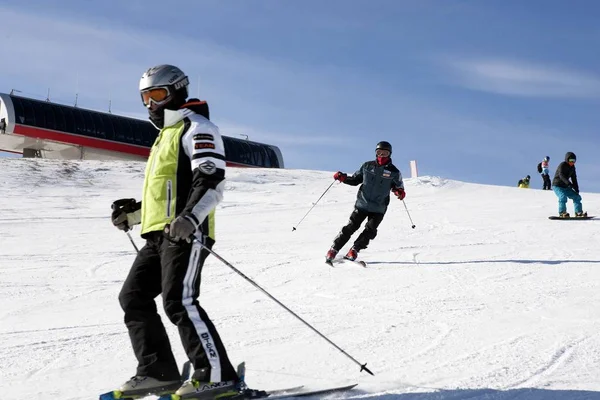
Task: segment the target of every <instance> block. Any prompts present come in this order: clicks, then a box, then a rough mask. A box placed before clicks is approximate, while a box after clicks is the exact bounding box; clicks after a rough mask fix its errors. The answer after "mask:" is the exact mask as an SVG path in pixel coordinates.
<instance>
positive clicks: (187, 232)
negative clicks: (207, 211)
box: [165, 215, 196, 242]
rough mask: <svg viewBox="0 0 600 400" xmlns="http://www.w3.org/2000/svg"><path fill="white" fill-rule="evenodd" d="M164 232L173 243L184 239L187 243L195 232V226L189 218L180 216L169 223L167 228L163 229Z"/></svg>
mask: <svg viewBox="0 0 600 400" xmlns="http://www.w3.org/2000/svg"><path fill="white" fill-rule="evenodd" d="M165 231H166V232H167V233H168V234H169V236H170V237H171V238H172V239H173V241H175V242H178V241H180V240H181V239H185V240H187V241H188V242H189V241H190V238H191V236H192V235H193V234H194V232H196V225H194V223H193V222H192V220H191V219H190V218H188V217H186V216H184V215H180V216H179V217H177V218H175V219H174V220H173V221H171V224H170V225H169V226H167V227H165Z"/></svg>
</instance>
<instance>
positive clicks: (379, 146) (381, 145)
mask: <svg viewBox="0 0 600 400" xmlns="http://www.w3.org/2000/svg"><path fill="white" fill-rule="evenodd" d="M377 150H387V151H389V152H390V156H391V155H392V145H391V144H390V142H386V141H385V140H384V141H381V142H379V143H377V146H376V147H375V151H377Z"/></svg>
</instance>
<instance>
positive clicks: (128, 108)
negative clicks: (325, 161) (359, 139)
mask: <svg viewBox="0 0 600 400" xmlns="http://www.w3.org/2000/svg"><path fill="white" fill-rule="evenodd" d="M0 15H2V16H3V21H4V22H3V32H4V33H3V34H2V35H3V41H2V55H3V60H10V62H2V63H0V87H1V89H0V91H9V90H10V89H12V88H15V89H20V90H22V91H23V94H24V95H28V96H38V97H39V96H45V94H46V91H47V90H48V88H50V98H51V100H53V101H56V102H61V103H66V104H73V103H74V99H75V94H76V93H78V94H79V101H78V104H79V106H80V107H85V108H92V109H102V110H106V109H107V108H108V101H109V99H112V108H113V110H121V111H122V112H123V113H125V114H127V115H133V116H136V117H139V116H141V115H143V114H144V109H143V108H142V105H141V103H140V101H139V95H138V93H137V84H138V80H139V78H140V76H141V74H142V73H143V71H144V70H145V69H146V68H148V67H149V66H151V65H155V64H158V63H163V62H164V63H173V64H176V65H178V66H180V67H181V68H182V69H183V70H184V71H185V72H186V73H187V74H188V75H189V77H190V80H191V82H192V84H191V86H190V95H192V96H196V95H197V94H198V92H199V93H200V95H199V97H200V98H203V99H208V100H209V103H210V104H211V105H212V107H214V109H218V110H229V111H228V112H227V113H225V112H221V113H214V117H215V119H217V120H218V118H219V114H221V115H235V116H236V118H238V122H237V123H238V125H240V126H241V125H242V124H244V125H246V124H247V125H253V124H254V123H255V122H256V121H257V120H260V119H264V120H267V121H268V122H269V123H270V124H271V128H269V127H266V129H267V130H268V129H271V130H274V129H273V126H275V125H277V122H275V121H277V119H278V118H280V117H281V116H282V115H284V114H286V113H287V114H288V116H289V114H290V108H289V107H287V109H286V110H284V109H283V107H282V104H283V103H284V102H285V103H287V104H289V105H291V104H296V105H298V107H301V106H304V105H306V104H311V103H312V102H314V100H315V99H319V101H320V102H321V108H322V109H325V108H326V107H328V104H329V106H331V105H335V104H336V99H337V97H338V96H339V95H340V94H341V93H340V92H341V91H343V90H344V89H343V88H342V90H340V88H339V86H340V85H339V79H338V77H339V75H340V71H339V70H338V69H337V68H336V67H332V66H331V67H328V68H324V69H320V68H314V67H313V68H308V67H307V66H306V65H300V64H296V63H294V62H291V61H289V60H282V59H273V58H264V57H260V56H256V55H253V54H247V53H244V52H242V51H236V50H233V49H231V48H227V47H223V46H219V45H217V44H214V43H211V42H210V41H207V40H203V39H202V38H198V37H194V38H187V37H181V36H173V35H169V34H168V33H166V32H164V31H163V30H161V31H160V32H153V31H140V30H131V29H130V28H129V27H112V26H111V27H108V26H105V25H103V24H102V23H99V22H94V21H78V20H74V19H61V18H57V17H56V16H47V15H43V14H41V15H33V14H28V13H26V12H22V11H19V10H15V9H11V8H6V7H1V6H0ZM15 82H19V83H20V84H15ZM336 82H337V83H338V84H336ZM24 83H25V84H24ZM345 90H347V91H351V89H350V88H345ZM263 116H268V117H263ZM248 121H253V122H252V123H248ZM246 128H247V127H246ZM259 130H260V129H259V128H254V131H255V133H253V136H255V137H256V136H257V134H258V132H259ZM262 136H263V137H266V138H269V140H273V141H274V142H279V143H281V142H285V143H296V144H298V143H301V142H305V143H308V142H310V140H315V139H317V140H324V141H327V139H326V138H323V137H316V136H318V133H315V132H314V129H312V127H309V126H306V127H303V126H296V127H294V128H293V129H289V132H288V133H287V134H286V133H283V132H282V133H277V134H268V133H267V132H265V133H264V134H262ZM311 138H312V139H311ZM335 140H336V139H334V138H332V139H331V140H330V141H331V142H335ZM337 140H339V139H337Z"/></svg>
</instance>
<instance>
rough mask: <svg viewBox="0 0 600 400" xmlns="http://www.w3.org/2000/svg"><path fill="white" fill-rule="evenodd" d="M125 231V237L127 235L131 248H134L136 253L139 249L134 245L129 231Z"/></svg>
mask: <svg viewBox="0 0 600 400" xmlns="http://www.w3.org/2000/svg"><path fill="white" fill-rule="evenodd" d="M125 233H126V234H127V237H129V241H130V242H131V244H132V245H133V248H134V249H135V251H136V253H139V252H140V249H138V247H137V246H136V245H135V242H134V241H133V238H132V237H131V234H130V233H129V232H125Z"/></svg>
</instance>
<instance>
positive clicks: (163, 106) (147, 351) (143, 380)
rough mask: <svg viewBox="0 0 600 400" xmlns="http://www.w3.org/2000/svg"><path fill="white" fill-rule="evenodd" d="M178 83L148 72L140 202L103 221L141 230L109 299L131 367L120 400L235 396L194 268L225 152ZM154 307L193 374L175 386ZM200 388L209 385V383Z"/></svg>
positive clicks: (170, 72)
mask: <svg viewBox="0 0 600 400" xmlns="http://www.w3.org/2000/svg"><path fill="white" fill-rule="evenodd" d="M188 85H189V80H188V77H187V76H186V75H185V74H184V73H183V71H181V70H180V69H179V68H177V67H175V66H172V65H159V66H155V67H152V68H150V69H148V70H147V71H146V72H145V73H144V74H143V75H142V78H141V80H140V84H139V90H140V94H141V99H142V102H143V104H144V106H145V107H146V108H147V109H148V113H149V118H150V121H151V122H152V123H153V124H154V125H155V126H156V128H157V129H159V130H160V132H159V133H158V136H157V138H156V140H155V142H154V145H153V147H152V149H151V152H150V156H149V159H148V162H147V166H146V172H145V177H144V186H143V192H142V201H140V202H136V201H135V199H121V200H117V201H116V202H115V203H114V204H113V210H114V211H113V213H112V223H113V224H114V225H115V226H116V227H117V228H119V229H121V230H124V231H126V232H127V231H128V230H129V229H131V228H132V227H133V225H136V224H141V236H142V238H144V239H146V244H145V246H144V247H143V248H142V249H141V250H140V251H139V253H138V255H137V257H136V259H135V261H134V262H133V265H132V267H131V270H130V271H129V275H128V276H127V278H126V280H125V282H124V284H123V287H122V289H121V292H120V293H119V302H120V304H121V307H122V309H123V311H124V313H125V325H126V326H127V329H128V330H129V336H130V339H131V344H132V347H133V351H134V353H135V356H136V358H137V361H138V366H137V371H136V373H135V376H134V377H133V378H131V379H130V380H128V381H127V382H126V383H124V384H123V385H122V386H121V388H120V391H121V392H123V393H124V395H123V397H127V394H132V395H133V394H135V393H141V392H144V393H161V392H171V393H172V392H175V393H176V394H177V395H179V396H182V397H183V396H185V395H188V396H189V394H191V393H204V391H206V392H207V393H210V394H209V396H214V395H217V394H221V393H224V392H231V391H235V392H236V393H237V391H236V385H237V383H238V381H239V378H238V376H237V373H236V371H235V369H234V367H233V366H232V364H231V362H230V360H229V358H228V356H227V353H226V351H225V347H224V345H223V343H222V342H221V338H220V337H219V334H218V333H217V330H216V328H215V326H214V325H213V323H212V322H211V320H210V319H209V317H208V315H207V314H206V312H205V311H204V309H203V308H202V307H201V306H200V304H199V302H198V297H199V294H200V280H201V272H202V267H203V265H204V261H205V259H206V257H207V256H208V255H209V252H208V251H207V250H206V249H205V248H203V246H206V247H208V248H211V247H212V246H213V244H214V243H215V239H214V225H213V223H214V210H215V207H216V205H217V204H218V203H219V202H220V201H221V200H222V198H223V190H224V187H225V150H224V146H223V140H222V138H221V134H220V132H219V129H218V128H217V126H215V125H214V124H213V123H211V122H210V121H209V111H208V105H207V104H206V103H205V102H201V101H199V100H197V99H187V96H188ZM161 293H162V299H163V301H162V303H163V306H164V310H165V313H166V315H167V316H168V318H169V320H170V321H171V322H172V323H173V324H175V325H177V327H178V328H179V336H180V337H181V342H182V344H183V347H184V349H185V353H186V354H187V356H188V358H189V360H190V361H191V363H192V366H193V368H194V373H193V374H192V376H191V379H190V380H189V381H187V382H182V381H181V376H180V373H179V371H178V367H177V363H176V361H175V357H174V355H173V352H172V350H171V345H170V343H169V338H168V336H167V333H166V331H165V327H164V325H163V323H162V321H161V319H160V316H159V314H158V312H157V309H156V304H155V300H154V299H155V298H156V297H157V296H158V295H159V294H161ZM209 383H210V384H209Z"/></svg>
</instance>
